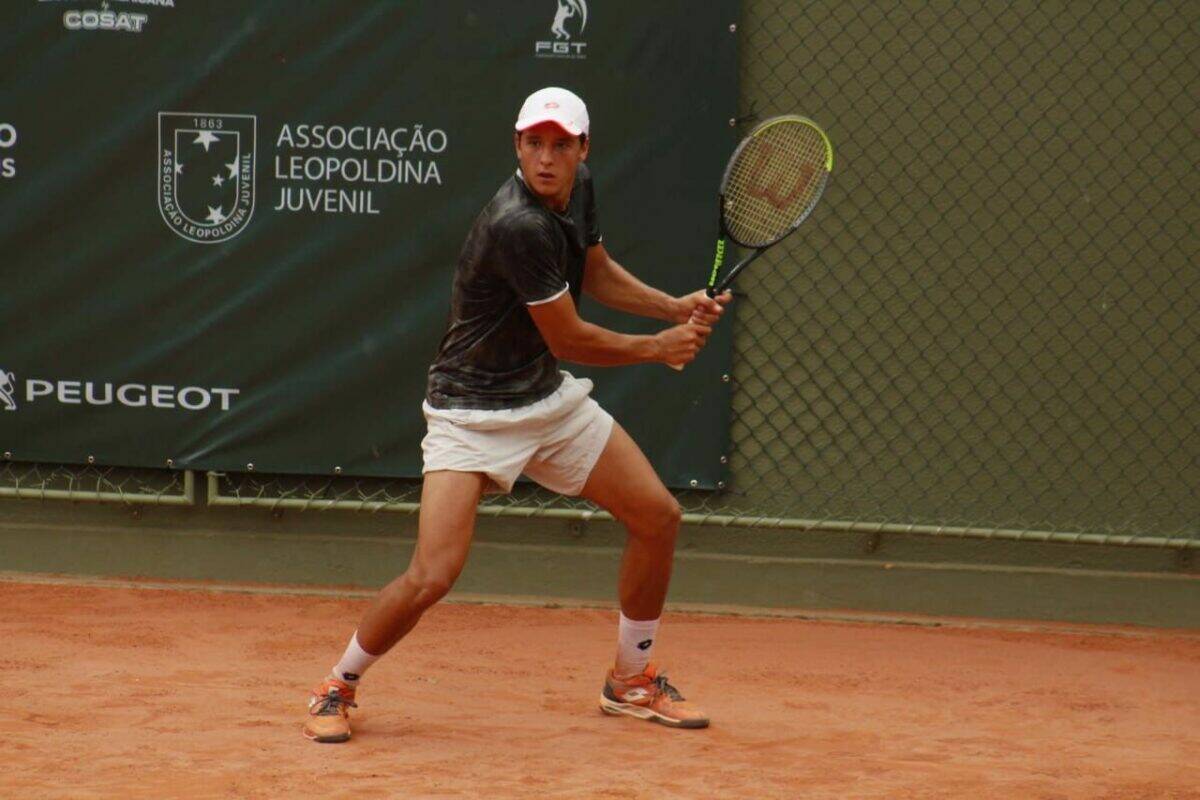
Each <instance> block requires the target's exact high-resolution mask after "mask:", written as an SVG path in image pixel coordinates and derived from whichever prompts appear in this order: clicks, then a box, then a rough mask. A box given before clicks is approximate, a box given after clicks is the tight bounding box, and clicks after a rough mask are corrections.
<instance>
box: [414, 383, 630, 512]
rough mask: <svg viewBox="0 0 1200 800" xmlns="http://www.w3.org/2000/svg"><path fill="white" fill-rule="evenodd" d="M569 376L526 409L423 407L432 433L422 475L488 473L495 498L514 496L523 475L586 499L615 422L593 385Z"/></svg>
mask: <svg viewBox="0 0 1200 800" xmlns="http://www.w3.org/2000/svg"><path fill="white" fill-rule="evenodd" d="M562 376H563V381H562V385H561V386H559V387H558V389H557V390H555V392H554V393H553V394H551V395H549V396H548V397H544V398H542V399H541V400H538V401H537V402H536V403H531V404H530V405H527V406H521V407H520V408H504V409H498V410H487V411H483V410H476V409H462V408H434V407H433V406H431V405H429V403H425V404H423V405H422V409H423V410H424V412H425V422H426V424H427V425H428V432H427V433H426V434H425V438H424V439H423V440H422V441H421V451H422V453H423V454H424V457H425V466H424V468H423V469H422V472H436V471H438V470H453V471H455V472H482V473H484V474H485V475H487V476H488V478H489V484H488V487H487V488H486V489H485V491H486V492H488V493H492V494H508V493H509V492H510V491H512V487H513V482H514V481H516V479H517V477H518V476H519V475H520V474H521V473H522V472H524V473H525V474H526V475H528V476H529V477H530V478H532V479H533V480H535V481H537V482H538V483H540V484H541V485H542V486H545V487H546V488H547V489H549V490H551V491H553V492H558V493H559V494H565V495H572V496H573V495H577V494H579V493H580V492H581V491H583V485H584V484H585V483H587V479H588V476H589V475H591V474H592V468H593V467H595V466H596V462H597V461H598V460H599V459H600V454H601V453H602V452H603V451H604V446H605V445H606V444H608V437H609V434H611V433H612V426H613V418H612V416H611V415H610V414H609V413H608V412H607V411H605V410H604V409H603V408H601V407H600V404H599V403H597V402H596V401H595V400H593V399H592V398H591V397H589V396H588V394H589V393H590V392H591V391H592V382H591V381H589V380H587V379H586V378H584V379H576V378H575V377H573V376H572V375H571V374H570V373H567V372H563V373H562Z"/></svg>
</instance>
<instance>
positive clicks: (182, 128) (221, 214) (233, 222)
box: [158, 111, 258, 244]
mask: <svg viewBox="0 0 1200 800" xmlns="http://www.w3.org/2000/svg"><path fill="white" fill-rule="evenodd" d="M257 134H258V120H257V118H256V117H254V116H252V115H250V114H200V113H194V112H187V111H162V112H159V115H158V152H159V169H158V209H159V211H160V212H161V213H162V217H163V220H164V221H165V222H166V223H167V226H168V227H169V228H171V230H173V231H175V233H177V234H178V235H180V236H182V237H183V238H184V239H187V240H188V241H190V242H199V243H200V244H215V243H217V242H225V241H228V240H230V239H232V238H233V237H234V236H237V235H238V234H239V233H241V232H242V230H243V229H244V228H245V227H246V224H247V223H248V222H249V221H250V218H251V217H252V216H253V215H254V184H255V180H254V178H255V145H256V143H257Z"/></svg>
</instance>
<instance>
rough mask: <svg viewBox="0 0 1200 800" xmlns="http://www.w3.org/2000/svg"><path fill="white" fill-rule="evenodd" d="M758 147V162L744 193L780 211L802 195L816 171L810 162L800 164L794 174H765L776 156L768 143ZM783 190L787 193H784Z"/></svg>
mask: <svg viewBox="0 0 1200 800" xmlns="http://www.w3.org/2000/svg"><path fill="white" fill-rule="evenodd" d="M758 149H759V156H758V163H757V164H756V165H755V167H754V170H753V172H752V173H751V176H750V181H749V186H747V187H746V195H747V196H748V197H754V198H758V199H760V200H766V201H767V202H768V203H770V204H771V205H773V206H775V208H778V209H779V210H781V211H782V210H784V209H786V208H787V207H788V206H790V205H792V203H795V202H796V201H797V200H799V199H800V198H802V197H804V195H805V193H806V192H807V191H808V190H809V188H810V187H811V186H812V182H813V178H814V177H815V176H816V174H817V171H816V169H814V168H813V166H812V165H810V164H801V165H799V166H798V167H797V168H796V174H794V175H788V174H777V175H765V174H764V173H767V172H768V171H769V168H770V165H771V163H772V161H773V160H774V159H776V158H777V156H775V155H774V154H773V153H772V152H771V151H772V149H773V148H772V147H771V146H770V145H766V144H764V145H763V146H761V147H759V148H758ZM768 179H770V180H768ZM789 182H790V183H791V189H787V186H788V183H789ZM784 192H787V193H786V194H784Z"/></svg>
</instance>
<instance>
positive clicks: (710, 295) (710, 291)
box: [704, 286, 717, 298]
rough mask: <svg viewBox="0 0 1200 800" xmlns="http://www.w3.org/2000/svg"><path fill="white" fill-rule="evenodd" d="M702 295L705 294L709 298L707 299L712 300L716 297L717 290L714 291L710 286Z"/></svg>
mask: <svg viewBox="0 0 1200 800" xmlns="http://www.w3.org/2000/svg"><path fill="white" fill-rule="evenodd" d="M704 293H705V294H706V295H708V296H709V298H713V297H716V296H717V290H716V289H714V288H713V287H712V286H709V287H708V288H707V289H705V290H704Z"/></svg>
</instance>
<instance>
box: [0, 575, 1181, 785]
mask: <svg viewBox="0 0 1200 800" xmlns="http://www.w3.org/2000/svg"><path fill="white" fill-rule="evenodd" d="M30 580H32V581H36V582H29V583H26V582H23V581H22V579H21V578H20V577H19V576H14V577H10V578H9V579H8V580H6V581H5V582H3V583H0V598H2V601H3V602H0V608H2V609H3V610H2V611H0V632H2V633H3V636H4V641H5V653H4V657H3V659H2V660H0V674H2V675H3V682H4V686H5V687H6V690H7V694H8V700H9V703H8V708H9V713H8V714H5V715H4V718H3V721H2V722H0V731H2V732H3V738H4V741H5V747H4V751H5V760H6V769H5V775H4V779H3V781H0V783H2V784H3V786H4V791H3V795H4V796H5V797H37V798H57V797H70V798H88V797H98V798H100V797H102V798H111V797H137V798H164V797H178V798H227V797H228V798H278V797H291V798H298V797H322V798H332V797H356V798H367V797H488V798H528V797H548V798H674V797H687V798H700V797H756V798H757V797H772V798H774V797H805V798H846V797H853V798H943V797H950V798H954V797H970V798H992V797H995V798H1001V797H1002V798H1044V799H1045V800H1050V799H1051V798H1054V799H1055V800H1057V799H1058V798H1110V799H1111V800H1117V799H1118V798H1121V799H1122V800H1124V799H1130V800H1132V798H1139V799H1140V798H1172V799H1173V800H1178V799H1180V798H1195V797H1200V789H1197V784H1196V764H1197V762H1198V761H1200V723H1198V722H1197V720H1200V692H1198V691H1197V689H1200V677H1198V676H1200V635H1197V634H1195V633H1183V632H1171V631H1162V632H1159V631H1153V630H1146V629H1137V630H1134V629H1118V628H1091V629H1089V628H1086V627H1080V626H1072V627H1069V628H1067V627H1055V626H1049V625H1038V626H1036V627H1034V626H1028V625H1017V624H1013V625H1003V624H998V623H978V624H972V623H970V622H963V621H954V622H944V623H943V622H939V621H936V620H928V621H922V622H919V623H917V624H912V623H910V624H895V623H877V622H867V621H836V620H832V619H806V618H766V617H743V616H730V615H709V614H703V615H702V614H675V615H673V616H671V617H670V618H669V622H668V624H667V625H666V626H664V630H663V634H664V635H663V637H662V643H661V650H660V651H659V653H658V656H659V658H660V660H661V662H662V663H663V664H664V665H666V666H667V667H668V668H669V669H672V671H673V674H674V675H675V676H676V677H677V678H678V683H679V684H680V686H681V688H682V689H683V690H684V692H685V694H688V695H690V696H694V697H695V698H696V699H698V700H703V702H704V704H705V706H706V707H707V709H708V710H709V711H710V712H711V713H712V716H713V719H714V724H713V726H712V727H711V728H710V729H708V730H705V731H673V730H668V729H665V728H661V727H658V726H654V725H650V724H645V723H640V722H638V721H635V720H629V719H624V718H620V719H617V718H609V717H606V716H604V715H603V714H601V713H600V712H599V711H598V710H597V708H596V703H595V701H596V696H597V694H598V692H599V686H600V677H601V675H602V673H603V669H604V666H605V664H606V663H607V661H608V660H609V659H610V658H611V655H612V653H611V651H612V645H613V642H612V641H611V639H612V638H613V635H614V612H612V611H608V610H602V609H568V608H539V607H519V606H502V605H481V604H443V605H440V606H438V607H435V608H434V609H433V610H432V611H431V612H430V613H429V615H428V616H427V617H426V620H425V622H424V623H423V624H422V625H420V626H419V627H418V628H417V629H416V631H415V632H414V634H413V635H412V637H411V638H410V639H407V640H406V641H405V642H404V643H403V645H401V646H400V647H399V648H398V649H397V650H396V651H395V652H394V654H393V655H391V656H390V657H388V658H386V659H384V660H383V661H381V662H380V663H379V664H377V665H376V666H375V668H374V669H373V671H372V673H371V675H370V676H369V679H368V680H366V681H364V689H363V690H362V691H361V692H360V697H359V699H360V702H361V708H360V709H359V711H358V713H357V714H356V715H355V717H354V722H355V736H354V739H353V740H352V741H351V742H349V743H348V744H346V745H316V744H313V743H310V742H308V741H306V740H304V739H303V738H302V737H301V736H300V733H299V727H300V721H301V715H302V713H303V704H304V700H305V693H306V691H307V689H308V686H309V684H310V683H313V682H314V681H315V680H316V679H318V678H319V677H320V676H321V675H322V674H323V673H324V672H325V671H326V670H328V668H329V665H330V659H331V658H334V657H335V656H336V654H337V652H340V649H341V646H342V643H343V640H344V639H345V636H346V634H347V632H348V630H349V627H348V626H349V625H350V622H349V621H350V620H353V619H354V618H356V617H357V615H358V614H359V612H360V611H361V609H362V607H363V603H364V602H365V601H363V600H361V599H358V598H344V597H329V596H312V595H301V594H292V593H287V592H283V593H276V591H275V590H260V591H266V592H269V593H253V592H249V591H214V590H205V589H178V588H172V589H161V588H130V587H129V586H122V585H120V584H119V583H118V582H86V583H75V582H69V581H64V582H58V581H47V579H44V578H36V579H33V578H31V579H30ZM216 588H220V587H216Z"/></svg>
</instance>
